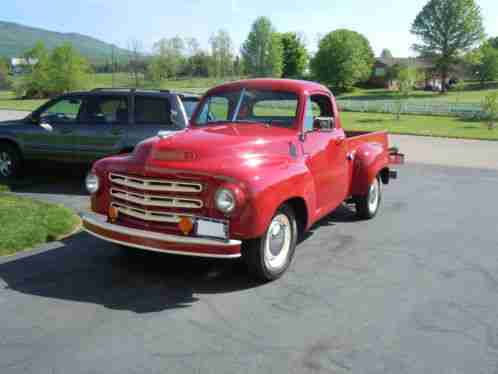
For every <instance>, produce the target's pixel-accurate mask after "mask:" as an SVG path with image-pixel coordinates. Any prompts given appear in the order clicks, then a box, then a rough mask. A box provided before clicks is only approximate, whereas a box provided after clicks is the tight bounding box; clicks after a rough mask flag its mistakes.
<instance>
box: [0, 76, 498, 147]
mask: <svg viewBox="0 0 498 374" xmlns="http://www.w3.org/2000/svg"><path fill="white" fill-rule="evenodd" d="M225 81H226V80H225ZM222 82H223V80H220V79H213V78H194V79H181V80H168V81H163V82H161V83H160V84H152V83H150V82H144V81H143V80H141V81H140V85H141V86H142V87H144V88H162V89H171V90H176V91H185V92H192V93H203V92H205V91H206V90H207V89H208V88H210V87H213V86H215V85H218V84H220V83H222ZM133 84H134V82H133V79H132V78H131V76H130V75H129V74H124V73H118V74H115V75H114V77H113V76H112V74H95V75H93V76H92V77H91V78H90V79H89V81H88V89H91V88H95V87H130V86H133ZM494 91H498V89H497V88H496V87H494V86H493V85H490V86H489V87H488V88H487V89H479V86H478V85H477V84H468V85H467V87H466V90H464V91H462V92H449V93H448V94H446V95H441V94H439V93H434V92H425V91H414V92H413V93H412V94H411V95H410V97H409V100H412V101H413V100H424V101H431V102H432V101H434V102H450V103H451V102H453V103H454V102H460V103H464V102H466V103H479V102H481V100H482V99H483V97H484V96H485V95H487V94H488V93H490V92H494ZM394 96H395V93H393V92H391V91H387V90H363V89H357V90H355V91H354V92H353V93H349V94H345V95H341V96H339V97H338V98H339V99H342V100H368V101H375V100H390V99H393V98H394ZM44 102H45V100H19V99H16V98H15V96H14V93H13V92H10V91H0V109H10V110H25V111H31V110H33V109H35V108H37V107H38V106H40V105H41V104H43V103H44ZM342 119H343V121H342V122H343V126H344V127H345V128H346V129H351V130H352V129H355V130H365V131H374V130H384V129H387V130H389V131H390V132H391V133H394V134H410V135H427V136H439V137H449V138H463V139H481V140H498V129H495V130H488V129H487V128H486V126H485V124H484V123H483V122H480V121H478V120H474V119H463V118H457V117H442V116H420V115H403V116H402V117H401V119H400V120H396V119H395V116H394V115H392V114H378V113H353V112H344V113H342Z"/></svg>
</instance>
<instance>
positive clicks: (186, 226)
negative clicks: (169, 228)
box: [178, 217, 194, 235]
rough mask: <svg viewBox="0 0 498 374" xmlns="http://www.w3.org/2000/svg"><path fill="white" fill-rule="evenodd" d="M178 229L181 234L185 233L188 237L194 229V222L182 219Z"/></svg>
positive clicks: (186, 218)
mask: <svg viewBox="0 0 498 374" xmlns="http://www.w3.org/2000/svg"><path fill="white" fill-rule="evenodd" d="M178 228H179V229H180V231H181V232H183V235H188V234H190V233H191V232H192V230H193V229H194V224H193V223H192V220H191V219H190V218H188V217H182V218H181V219H180V222H178Z"/></svg>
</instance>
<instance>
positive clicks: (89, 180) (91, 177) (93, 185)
mask: <svg viewBox="0 0 498 374" xmlns="http://www.w3.org/2000/svg"><path fill="white" fill-rule="evenodd" d="M85 186H86V190H87V191H88V192H89V193H90V194H92V195H93V194H94V193H96V192H97V191H98V190H99V188H100V180H99V177H98V176H97V174H94V173H91V172H90V173H88V175H87V176H86V178H85Z"/></svg>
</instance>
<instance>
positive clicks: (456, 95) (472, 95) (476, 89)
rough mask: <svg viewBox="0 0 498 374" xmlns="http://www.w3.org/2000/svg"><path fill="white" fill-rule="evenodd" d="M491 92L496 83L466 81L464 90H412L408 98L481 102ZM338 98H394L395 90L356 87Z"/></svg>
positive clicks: (452, 101) (495, 87)
mask: <svg viewBox="0 0 498 374" xmlns="http://www.w3.org/2000/svg"><path fill="white" fill-rule="evenodd" d="M491 92H498V84H497V83H492V84H488V85H487V87H486V88H484V89H482V88H481V87H480V86H479V84H477V83H468V84H467V86H466V88H465V90H464V91H461V92H456V91H449V92H448V93H446V94H441V93H439V92H427V91H412V92H411V93H410V95H409V97H408V98H409V100H411V101H416V100H422V101H430V102H434V101H435V102H445V103H452V104H454V103H469V104H471V103H473V104H479V103H481V101H482V99H483V98H484V96H486V95H488V94H489V93H491ZM337 98H338V99H340V100H358V101H362V100H366V101H376V100H394V99H395V98H396V92H394V91H390V90H386V89H360V88H357V89H355V91H353V92H351V93H346V94H342V95H339V96H338V97H337Z"/></svg>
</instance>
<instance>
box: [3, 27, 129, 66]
mask: <svg viewBox="0 0 498 374" xmlns="http://www.w3.org/2000/svg"><path fill="white" fill-rule="evenodd" d="M38 41H42V42H43V43H44V44H45V46H46V47H47V48H48V49H49V50H52V49H54V48H55V47H57V46H59V45H61V44H63V43H67V42H69V43H71V44H72V45H73V46H74V47H75V48H76V49H78V50H79V52H80V53H81V54H82V55H83V56H85V57H86V58H87V59H89V60H90V61H91V62H93V63H102V62H104V61H106V60H110V59H111V54H112V49H113V48H114V53H115V56H116V58H118V59H121V58H126V56H127V55H129V51H127V50H126V49H123V48H119V47H117V46H116V45H113V44H111V43H107V42H105V41H102V40H100V39H97V38H95V37H93V36H88V35H84V34H80V33H77V32H67V33H66V32H58V31H50V30H46V29H42V28H38V27H33V26H27V25H23V24H20V23H17V22H7V21H2V20H0V56H4V57H9V58H11V57H20V56H22V55H23V54H24V52H26V51H27V50H28V49H30V48H32V47H33V46H34V45H35V44H36V42H38Z"/></svg>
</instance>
